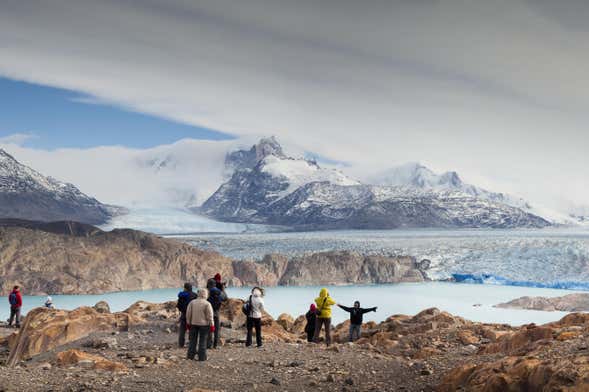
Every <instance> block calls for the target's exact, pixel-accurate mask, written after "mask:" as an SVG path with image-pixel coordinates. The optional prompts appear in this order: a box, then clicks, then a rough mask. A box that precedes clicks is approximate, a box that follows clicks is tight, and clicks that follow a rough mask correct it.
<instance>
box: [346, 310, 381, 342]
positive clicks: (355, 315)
mask: <svg viewBox="0 0 589 392" xmlns="http://www.w3.org/2000/svg"><path fill="white" fill-rule="evenodd" d="M337 306H339V307H340V308H342V309H343V310H345V311H346V312H348V313H350V342H353V341H355V340H358V339H360V333H361V331H362V321H363V316H364V313H368V312H376V309H377V308H376V306H375V307H374V308H361V307H360V301H356V302H354V306H353V307H351V308H348V307H347V306H343V305H337Z"/></svg>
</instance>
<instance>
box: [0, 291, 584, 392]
mask: <svg viewBox="0 0 589 392" xmlns="http://www.w3.org/2000/svg"><path fill="white" fill-rule="evenodd" d="M242 304H243V301H241V300H236V299H230V300H229V301H228V302H226V303H225V304H224V305H223V307H222V309H221V316H220V318H221V323H222V325H223V326H224V328H223V330H222V339H221V347H220V348H219V349H217V350H209V351H208V359H209V360H208V361H207V362H204V363H198V362H195V361H189V360H186V359H184V358H185V355H186V350H185V349H178V348H177V346H176V344H177V343H176V340H177V336H176V334H175V332H176V328H177V320H178V313H177V310H176V308H175V303H174V302H167V303H164V304H152V303H146V302H138V303H136V304H134V305H132V306H131V307H130V308H129V309H127V310H125V311H124V312H118V313H110V312H108V310H104V307H95V308H90V307H82V308H78V309H76V310H73V311H64V310H57V309H54V310H50V309H45V308H37V309H35V310H33V311H31V312H30V313H29V315H28V316H27V318H26V320H25V321H24V323H23V325H22V327H21V329H20V331H18V332H16V333H13V334H11V335H9V336H8V337H7V338H4V339H0V385H3V386H6V387H8V390H30V391H37V390H39V391H45V390H48V389H51V390H88V389H90V390H99V391H111V390H131V391H146V390H147V391H151V390H154V391H155V390H157V391H168V390H169V391H200V392H203V391H209V392H210V391H219V390H260V391H279V390H280V391H302V390H313V391H315V390H316V391H333V390H338V391H439V392H446V391H447V392H454V391H481V392H483V391H485V392H505V391H513V392H520V391H521V392H524V391H525V392H545V391H586V390H587V389H588V387H589V362H588V360H587V352H588V347H587V343H586V341H587V338H588V337H589V316H587V315H586V314H580V313H573V314H570V315H567V316H565V317H564V318H563V319H561V320H560V321H557V322H553V323H549V324H546V325H541V326H536V325H533V324H530V325H524V326H521V327H510V326H508V325H498V324H486V323H476V322H471V321H468V320H465V319H463V318H461V317H457V316H454V315H452V314H450V313H447V312H444V311H440V310H438V309H436V308H431V309H426V310H424V311H422V312H420V313H418V314H416V315H414V316H406V315H393V316H390V317H388V318H387V319H386V320H385V321H383V322H381V323H375V322H368V323H365V324H364V325H363V328H362V334H361V339H359V340H358V341H356V342H355V343H347V336H348V330H349V321H346V322H344V323H342V324H339V325H337V326H335V327H334V328H333V331H332V337H333V341H334V344H333V345H332V346H331V347H329V348H326V347H325V346H324V345H323V344H319V345H317V344H312V343H307V342H306V341H305V340H304V332H303V330H304V325H305V318H304V316H298V317H293V316H290V315H287V314H282V315H280V316H279V317H277V318H276V319H274V318H272V317H271V316H270V315H269V314H264V316H263V318H262V324H263V327H262V331H263V336H264V347H263V348H261V349H248V348H245V347H244V345H243V342H244V336H245V331H244V324H245V317H244V316H243V314H242V313H241V311H240V308H241V306H242ZM98 309H101V310H100V311H99V310H98ZM383 311H384V312H386V310H385V309H379V312H383ZM0 332H2V331H1V329H0ZM3 335H6V334H4V333H3ZM11 388H12V389H11Z"/></svg>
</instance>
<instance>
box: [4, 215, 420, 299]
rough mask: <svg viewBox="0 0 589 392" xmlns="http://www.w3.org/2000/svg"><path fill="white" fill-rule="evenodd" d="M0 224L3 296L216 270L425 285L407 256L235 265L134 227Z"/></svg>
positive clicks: (250, 280)
mask: <svg viewBox="0 0 589 392" xmlns="http://www.w3.org/2000/svg"><path fill="white" fill-rule="evenodd" d="M4 224H5V225H4V226H2V224H0V292H1V293H3V294H5V293H8V292H9V291H10V289H11V288H12V286H13V285H14V284H20V285H21V286H22V287H23V290H24V292H25V293H26V294H43V293H50V294H59V293H65V294H82V293H83V294H90V293H103V292H111V291H129V290H147V289H153V288H168V287H180V286H181V285H182V284H183V283H184V282H186V281H189V282H193V283H195V284H199V285H204V284H205V283H206V280H207V279H208V278H210V277H211V276H214V275H215V273H217V272H219V273H221V275H223V276H224V277H225V278H226V279H227V281H228V283H229V284H231V285H233V286H241V285H255V284H259V285H266V286H268V285H309V284H324V283H335V284H354V283H395V282H420V281H423V280H425V279H426V277H425V272H424V269H425V268H427V265H422V264H420V263H417V262H416V261H415V260H414V259H413V258H410V257H379V256H362V255H360V254H357V253H353V252H326V253H319V254H315V255H309V256H305V257H295V258H292V259H287V258H286V257H284V256H280V255H269V256H267V257H266V258H264V260H263V261H262V262H260V263H256V262H252V261H241V260H230V259H228V258H226V257H224V256H222V255H220V254H218V253H216V252H212V251H203V250H200V249H197V248H195V247H193V246H191V245H188V244H186V243H183V242H179V241H176V240H173V239H166V238H162V237H158V236H156V235H153V234H149V233H145V232H140V231H135V230H113V231H110V232H105V231H102V230H99V229H97V228H95V227H92V226H90V227H88V226H84V225H82V226H80V225H77V224H75V223H73V222H61V223H59V222H57V223H52V224H36V223H34V222H26V221H25V222H23V221H12V223H9V222H6V221H5V222H4Z"/></svg>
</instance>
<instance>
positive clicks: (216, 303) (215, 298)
mask: <svg viewBox="0 0 589 392" xmlns="http://www.w3.org/2000/svg"><path fill="white" fill-rule="evenodd" d="M219 278H220V276H219ZM207 290H209V298H208V301H209V302H210V304H211V306H212V307H213V323H214V325H215V332H214V334H209V338H208V342H207V348H209V349H211V348H217V346H218V345H219V337H220V336H221V323H220V322H219V314H220V311H221V305H222V304H223V302H224V301H226V300H227V294H226V293H225V291H222V290H220V289H218V288H217V281H216V279H209V280H208V282H207Z"/></svg>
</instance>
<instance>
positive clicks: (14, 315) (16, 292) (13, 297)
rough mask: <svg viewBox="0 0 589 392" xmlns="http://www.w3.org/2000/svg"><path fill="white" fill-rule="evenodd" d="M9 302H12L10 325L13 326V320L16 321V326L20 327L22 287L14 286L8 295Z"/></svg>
mask: <svg viewBox="0 0 589 392" xmlns="http://www.w3.org/2000/svg"><path fill="white" fill-rule="evenodd" d="M8 302H9V303H10V319H9V320H8V326H9V327H11V326H12V322H13V321H14V322H15V325H16V328H20V309H21V308H22V295H21V294H20V288H19V287H18V286H14V287H13V288H12V292H11V293H10V294H9V295H8Z"/></svg>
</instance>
